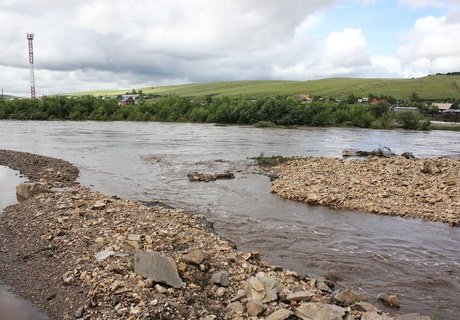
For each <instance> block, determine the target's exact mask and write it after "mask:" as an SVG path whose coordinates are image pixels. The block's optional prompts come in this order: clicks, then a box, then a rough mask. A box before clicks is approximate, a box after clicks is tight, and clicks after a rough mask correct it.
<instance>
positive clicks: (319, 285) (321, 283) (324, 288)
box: [316, 280, 332, 293]
mask: <svg viewBox="0 0 460 320" xmlns="http://www.w3.org/2000/svg"><path fill="white" fill-rule="evenodd" d="M316 287H317V288H318V289H319V290H321V291H323V292H328V293H331V292H332V290H331V288H329V286H328V285H327V284H326V283H325V282H324V281H322V280H316Z"/></svg>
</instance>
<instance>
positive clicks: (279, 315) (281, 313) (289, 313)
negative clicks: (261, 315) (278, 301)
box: [265, 309, 294, 320]
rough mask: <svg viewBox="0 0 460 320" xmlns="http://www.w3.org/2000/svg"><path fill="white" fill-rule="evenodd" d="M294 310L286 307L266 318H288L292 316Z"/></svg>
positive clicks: (268, 319) (276, 319) (275, 319)
mask: <svg viewBox="0 0 460 320" xmlns="http://www.w3.org/2000/svg"><path fill="white" fill-rule="evenodd" d="M293 314H294V312H292V311H290V310H286V309H279V310H276V311H275V312H273V313H272V314H270V315H269V316H268V317H266V318H265V320H286V319H287V318H289V317H290V316H292V315H293Z"/></svg>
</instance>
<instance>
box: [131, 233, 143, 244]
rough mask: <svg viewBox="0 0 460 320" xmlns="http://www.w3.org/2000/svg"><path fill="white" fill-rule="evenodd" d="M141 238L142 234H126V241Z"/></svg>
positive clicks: (139, 239)
mask: <svg viewBox="0 0 460 320" xmlns="http://www.w3.org/2000/svg"><path fill="white" fill-rule="evenodd" d="M141 240H142V236H141V235H139V234H129V235H128V241H138V242H139V241H141Z"/></svg>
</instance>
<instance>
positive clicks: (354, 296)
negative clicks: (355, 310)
mask: <svg viewBox="0 0 460 320" xmlns="http://www.w3.org/2000/svg"><path fill="white" fill-rule="evenodd" d="M334 299H335V300H336V301H337V302H338V303H339V304H340V305H346V306H348V305H351V304H353V303H355V302H359V301H364V300H367V297H366V296H363V295H362V294H359V293H356V292H354V291H352V290H350V289H345V290H341V291H339V292H337V293H336V294H334Z"/></svg>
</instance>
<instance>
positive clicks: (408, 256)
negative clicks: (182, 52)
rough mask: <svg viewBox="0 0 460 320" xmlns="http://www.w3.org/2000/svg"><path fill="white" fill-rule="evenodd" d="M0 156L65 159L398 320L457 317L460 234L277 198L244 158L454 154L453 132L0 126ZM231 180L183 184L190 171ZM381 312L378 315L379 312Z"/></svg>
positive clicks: (88, 181) (103, 183)
mask: <svg viewBox="0 0 460 320" xmlns="http://www.w3.org/2000/svg"><path fill="white" fill-rule="evenodd" d="M0 134H1V137H2V139H1V141H0V148H2V149H12V150H19V151H28V152H33V153H37V154H42V155H48V156H53V157H57V158H61V159H65V160H68V161H70V162H72V163H74V164H75V165H77V166H78V167H79V168H80V171H81V174H80V178H79V181H80V182H81V183H82V184H84V185H88V186H91V187H92V188H93V189H95V190H98V191H101V192H104V193H107V194H113V195H118V196H120V197H124V198H137V199H141V200H146V201H152V200H159V201H162V202H165V203H168V204H171V205H174V206H176V207H181V208H184V209H187V210H189V211H196V212H200V213H203V214H204V215H205V216H206V217H207V218H208V220H210V221H212V222H213V223H214V225H215V228H216V229H217V231H218V232H219V233H221V234H222V235H224V236H225V237H227V238H229V239H231V240H233V241H234V242H235V243H236V244H237V245H238V247H239V248H240V249H243V250H251V251H253V250H257V251H259V252H261V254H262V256H263V258H264V259H267V260H269V261H270V262H271V263H273V264H279V265H282V266H284V267H287V268H290V269H293V270H296V271H298V272H300V273H304V274H316V275H325V274H329V275H333V276H335V277H337V278H338V279H339V283H340V284H342V285H345V286H348V287H352V288H354V289H355V290H358V291H360V292H363V293H365V294H367V295H368V296H369V298H370V301H371V302H373V303H375V304H378V303H377V302H376V300H375V297H376V296H377V294H379V293H396V294H398V295H399V296H400V300H401V310H400V312H401V313H410V312H419V313H423V314H427V315H437V316H440V317H442V319H447V320H454V319H457V318H458V315H457V313H458V311H460V268H459V267H460V251H459V250H458V249H459V248H460V228H452V227H449V226H448V225H445V224H442V223H433V222H424V221H421V220H418V219H403V218H398V217H386V216H379V215H373V214H366V213H359V212H352V211H344V210H330V209H327V208H322V207H312V206H308V205H305V204H302V203H296V202H291V201H286V200H283V199H280V198H278V197H276V196H275V195H273V194H271V193H270V192H269V190H270V181H269V179H268V178H267V177H265V176H262V175H259V174H256V173H255V170H256V167H255V166H254V164H253V161H252V160H250V159H248V157H254V156H258V155H259V154H260V153H262V152H263V153H264V154H265V155H283V156H292V155H299V156H307V155H313V156H334V157H338V156H340V154H341V151H342V150H343V149H344V148H357V149H364V150H373V149H376V148H379V147H389V148H391V150H392V151H394V152H395V153H402V152H405V151H408V152H413V153H414V155H415V156H418V157H422V156H423V157H436V156H455V157H458V156H460V133H458V132H449V131H430V132H421V131H403V130H391V131H385V130H365V129H342V128H340V129H338V128H305V129H299V130H289V129H262V128H252V127H245V126H228V127H225V126H214V125H209V124H171V123H154V122H150V123H133V122H60V121H56V122H22V121H1V122H0ZM226 169H229V170H232V171H234V172H235V173H236V179H233V180H225V181H224V180H220V181H216V182H211V183H191V182H189V181H188V179H187V173H189V172H191V171H204V172H221V171H223V170H226ZM379 306H380V307H381V309H385V308H384V307H383V306H381V305H379Z"/></svg>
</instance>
